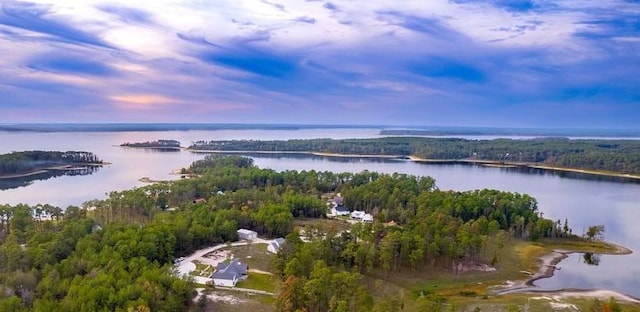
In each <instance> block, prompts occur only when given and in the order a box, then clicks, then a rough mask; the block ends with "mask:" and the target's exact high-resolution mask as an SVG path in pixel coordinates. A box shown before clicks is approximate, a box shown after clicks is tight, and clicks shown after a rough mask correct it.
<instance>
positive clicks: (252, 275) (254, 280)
mask: <svg viewBox="0 0 640 312" xmlns="http://www.w3.org/2000/svg"><path fill="white" fill-rule="evenodd" d="M236 287H239V288H249V289H256V290H264V291H268V292H271V293H276V292H277V291H278V288H279V287H280V279H278V276H276V275H272V274H262V273H256V272H249V277H248V278H247V279H246V280H244V281H239V282H238V284H236Z"/></svg>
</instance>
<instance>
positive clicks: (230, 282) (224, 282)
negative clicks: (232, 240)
mask: <svg viewBox="0 0 640 312" xmlns="http://www.w3.org/2000/svg"><path fill="white" fill-rule="evenodd" d="M248 269H249V266H247V264H246V263H242V262H240V259H233V260H231V261H230V262H226V263H224V262H221V263H218V266H217V267H216V271H215V272H214V273H213V275H212V276H211V277H212V278H213V284H214V285H216V286H224V287H235V286H236V283H237V282H238V281H239V280H244V279H246V278H247V270H248Z"/></svg>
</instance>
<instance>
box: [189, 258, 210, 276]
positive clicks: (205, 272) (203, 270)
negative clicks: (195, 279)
mask: <svg viewBox="0 0 640 312" xmlns="http://www.w3.org/2000/svg"><path fill="white" fill-rule="evenodd" d="M193 263H195V265H196V269H195V270H194V271H192V272H190V273H189V274H191V275H193V276H203V277H209V276H211V274H213V271H214V270H215V268H214V267H212V266H210V265H208V264H202V263H200V262H198V261H194V262H193Z"/></svg>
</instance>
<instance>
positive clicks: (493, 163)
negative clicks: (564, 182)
mask: <svg viewBox="0 0 640 312" xmlns="http://www.w3.org/2000/svg"><path fill="white" fill-rule="evenodd" d="M184 150H185V151H189V152H192V153H201V154H269V155H277V154H282V155H286V154H297V155H310V156H321V157H339V158H381V159H405V160H409V161H412V162H417V163H432V164H468V165H482V166H485V167H490V168H531V169H539V170H544V171H551V172H554V171H555V172H571V173H578V174H586V175H595V176H602V177H612V178H622V179H631V180H634V181H640V175H638V174H629V173H617V172H609V171H601V170H589V169H577V168H565V167H556V166H548V165H544V164H536V163H521V162H507V161H497V160H477V159H432V158H422V157H418V156H414V155H409V156H404V155H375V154H340V153H327V152H312V151H252V150H241V151H234V150H210V149H207V150H204V149H191V148H184Z"/></svg>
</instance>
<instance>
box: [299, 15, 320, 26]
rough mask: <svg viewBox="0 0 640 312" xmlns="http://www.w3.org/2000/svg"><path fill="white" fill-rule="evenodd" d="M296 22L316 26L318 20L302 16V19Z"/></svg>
mask: <svg viewBox="0 0 640 312" xmlns="http://www.w3.org/2000/svg"><path fill="white" fill-rule="evenodd" d="M296 21H298V22H302V23H307V24H315V23H316V19H315V18H313V17H309V16H300V17H298V18H296Z"/></svg>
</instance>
